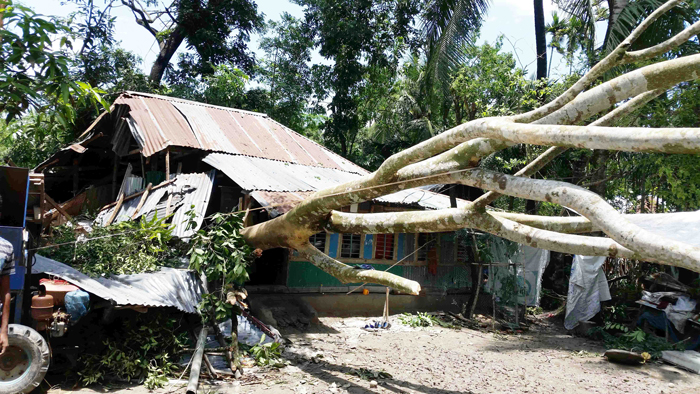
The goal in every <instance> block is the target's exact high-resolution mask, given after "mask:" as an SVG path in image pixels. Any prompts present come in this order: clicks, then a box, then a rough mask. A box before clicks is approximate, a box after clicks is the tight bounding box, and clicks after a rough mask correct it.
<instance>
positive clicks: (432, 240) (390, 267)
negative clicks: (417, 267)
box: [345, 239, 435, 295]
mask: <svg viewBox="0 0 700 394" xmlns="http://www.w3.org/2000/svg"><path fill="white" fill-rule="evenodd" d="M431 242H435V240H434V239H431V240H430V241H428V242H426V243H425V244H424V245H423V246H421V247H420V248H418V249H416V250H414V251H413V252H412V253H411V254H409V255H408V256H406V257H404V258H402V259H401V260H399V261H397V262H395V263H394V264H392V265H390V266H389V268H387V269H385V270H384V272H387V271H389V270H390V269H392V268H394V267H396V266H397V265H399V264H401V263H403V262H404V260H406V259H407V258H409V257H411V256H413V255H414V254H416V253H417V252H418V251H419V250H421V249H423V248H424V247H426V246H428V245H429V244H430V243H431ZM367 283H369V282H365V283H363V284H361V285H359V286H357V287H356V288H354V289H352V290H350V291H348V292H347V293H346V294H345V295H349V294H351V293H352V292H354V291H355V290H357V289H360V288H362V287H364V286H365V285H366V284H367Z"/></svg>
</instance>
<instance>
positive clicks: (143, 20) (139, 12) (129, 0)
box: [121, 0, 158, 39]
mask: <svg viewBox="0 0 700 394" xmlns="http://www.w3.org/2000/svg"><path fill="white" fill-rule="evenodd" d="M121 2H122V4H123V5H125V6H127V7H129V9H131V12H132V13H133V14H134V18H136V23H138V24H139V25H141V26H143V27H144V28H145V29H146V30H148V32H149V33H151V35H153V37H155V38H156V39H158V30H156V29H154V28H153V26H151V24H152V23H153V20H152V19H151V18H150V15H148V13H147V12H146V10H145V9H143V7H141V8H139V6H140V5H141V4H140V3H139V6H137V5H136V4H135V3H134V0H121ZM139 16H140V18H139Z"/></svg>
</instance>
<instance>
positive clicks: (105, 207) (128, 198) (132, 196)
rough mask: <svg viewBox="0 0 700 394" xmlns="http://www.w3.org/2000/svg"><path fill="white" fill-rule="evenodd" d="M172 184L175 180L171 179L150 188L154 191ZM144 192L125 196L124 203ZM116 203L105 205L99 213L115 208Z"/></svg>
mask: <svg viewBox="0 0 700 394" xmlns="http://www.w3.org/2000/svg"><path fill="white" fill-rule="evenodd" d="M173 182H175V178H173V179H171V180H169V181H164V182H161V183H159V184H158V185H156V186H153V187H152V188H151V191H153V190H155V189H158V188H159V187H163V186H167V185H169V184H171V183H173ZM144 192H145V190H141V191H140V192H137V193H134V194H132V195H130V196H126V197H124V201H126V200H131V199H132V198H136V197H138V196H140V195H142V194H143V193H144ZM117 203H118V201H115V202H113V203H110V204H107V205H105V206H104V207H102V208H101V209H100V212H102V211H104V210H105V209H109V208H111V207H113V206H115V205H116V204H117Z"/></svg>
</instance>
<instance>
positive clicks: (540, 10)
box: [533, 0, 547, 79]
mask: <svg viewBox="0 0 700 394" xmlns="http://www.w3.org/2000/svg"><path fill="white" fill-rule="evenodd" d="M533 1H534V6H535V46H536V48H537V79H542V78H547V31H546V30H545V24H544V5H543V4H542V0H533Z"/></svg>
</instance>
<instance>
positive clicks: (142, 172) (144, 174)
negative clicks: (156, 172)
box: [141, 155, 146, 184]
mask: <svg viewBox="0 0 700 394" xmlns="http://www.w3.org/2000/svg"><path fill="white" fill-rule="evenodd" d="M141 177H142V178H143V184H146V166H145V165H144V164H143V155H141Z"/></svg>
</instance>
